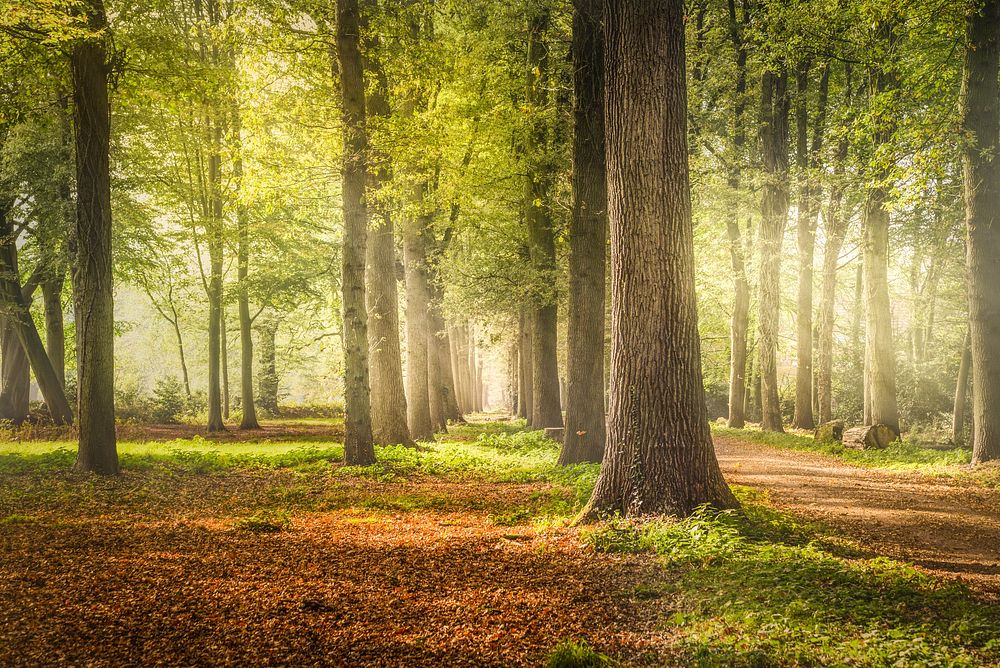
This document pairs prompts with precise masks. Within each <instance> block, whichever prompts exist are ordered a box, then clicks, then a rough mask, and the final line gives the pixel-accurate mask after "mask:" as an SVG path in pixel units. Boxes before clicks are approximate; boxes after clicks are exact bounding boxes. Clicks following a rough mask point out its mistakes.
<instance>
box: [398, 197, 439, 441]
mask: <svg viewBox="0 0 1000 668" xmlns="http://www.w3.org/2000/svg"><path fill="white" fill-rule="evenodd" d="M426 188H427V184H426V182H423V181H421V182H420V183H418V184H417V185H416V186H414V191H413V194H412V198H411V201H412V202H413V204H414V207H415V209H416V211H414V212H413V213H412V214H411V215H410V216H409V217H408V218H407V220H406V222H405V223H404V225H403V263H404V266H405V268H406V418H407V423H408V424H409V427H410V436H412V437H413V438H414V439H415V440H418V441H426V440H430V439H431V438H433V436H434V425H433V424H432V422H431V408H430V385H429V382H428V373H427V372H428V364H429V354H428V352H429V351H428V342H429V337H430V322H429V318H428V312H427V304H428V302H429V301H430V289H429V283H428V281H427V241H426V238H425V236H424V235H425V229H426V224H427V222H428V221H427V216H426V215H425V213H424V212H423V211H422V208H423V206H424V193H425V190H426Z"/></svg>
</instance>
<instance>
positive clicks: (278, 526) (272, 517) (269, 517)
mask: <svg viewBox="0 0 1000 668" xmlns="http://www.w3.org/2000/svg"><path fill="white" fill-rule="evenodd" d="M291 527H292V519H291V518H290V517H289V516H288V513H286V512H284V511H262V512H259V513H256V514H254V515H250V516H249V517H243V518H241V519H239V520H237V521H236V522H234V523H233V528H234V529H238V530H240V531H249V532H251V533H278V532H281V531H287V530H288V529H290V528H291Z"/></svg>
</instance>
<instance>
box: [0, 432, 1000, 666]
mask: <svg viewBox="0 0 1000 668" xmlns="http://www.w3.org/2000/svg"><path fill="white" fill-rule="evenodd" d="M292 426H293V427H294V428H293V429H292V432H293V434H295V433H297V432H298V431H300V430H301V429H302V428H303V427H313V428H320V427H324V426H325V427H326V428H327V429H333V430H334V437H335V438H336V433H337V432H336V429H337V427H338V426H337V425H330V424H325V425H315V424H312V425H292ZM522 429H523V425H522V424H521V423H518V422H515V423H511V422H507V421H503V422H485V423H471V424H470V425H468V426H467V427H463V428H456V429H454V430H453V432H452V433H451V434H450V435H449V436H448V437H447V438H442V439H440V440H439V442H438V443H436V444H434V445H431V444H428V445H427V446H426V447H423V448H421V449H419V450H417V451H413V450H410V449H405V448H396V449H387V450H383V451H381V452H380V453H379V455H380V456H379V462H380V463H379V464H377V465H375V466H372V467H346V466H344V465H343V464H342V463H340V462H339V460H340V457H341V453H342V448H341V446H340V445H339V444H338V443H337V442H336V441H335V440H330V441H324V440H321V439H319V438H317V439H316V440H309V441H307V443H305V444H303V443H302V442H300V441H295V440H292V441H280V440H274V441H270V442H267V443H264V444H260V445H257V444H253V443H246V444H245V445H243V444H241V445H239V446H233V445H232V444H230V443H226V442H222V443H219V442H215V443H213V442H209V441H204V440H200V441H199V440H195V441H191V440H173V441H162V442H147V443H142V444H139V443H135V444H132V443H129V444H123V446H122V456H123V461H125V462H127V463H128V466H127V467H126V471H127V472H128V473H126V474H125V475H123V476H122V477H120V478H117V479H109V480H102V479H89V480H81V478H80V475H79V474H72V473H68V472H67V467H66V466H65V462H64V461H63V460H65V459H66V458H67V457H68V456H70V453H68V452H67V451H65V450H60V449H59V448H65V447H66V446H67V445H69V443H65V442H56V443H44V444H41V443H40V444H30V443H27V444H24V445H23V447H20V448H18V447H16V446H4V447H3V448H2V454H0V480H2V483H3V484H2V486H0V489H2V490H3V492H2V496H0V516H2V517H0V523H2V524H0V545H2V549H3V553H4V555H5V559H4V562H3V564H2V565H0V595H2V598H3V600H4V601H5V602H6V603H5V605H4V606H3V612H2V616H0V648H2V649H0V663H3V664H4V665H32V664H35V663H49V662H53V659H55V658H58V660H60V661H63V662H66V663H71V664H76V663H81V662H88V661H89V662H91V663H93V662H94V660H93V657H97V656H100V659H99V660H97V661H96V664H97V665H124V664H130V665H131V664H138V663H142V664H145V665H151V664H168V665H206V664H212V665H251V664H253V665H275V664H285V665H288V664H293V665H325V664H326V665H328V664H350V665H441V664H449V665H498V666H499V665H521V664H526V665H540V664H545V663H546V661H551V660H552V658H553V656H554V652H555V651H556V650H557V649H558V648H559V647H560V646H564V644H565V643H566V642H577V643H581V642H587V643H588V645H589V646H590V647H592V648H593V649H594V650H595V651H596V652H599V653H601V654H603V655H605V656H607V657H609V658H610V659H613V660H615V661H617V662H620V664H621V665H663V664H670V665H695V664H699V663H700V664H705V665H751V664H753V663H754V661H759V660H764V658H765V657H784V658H783V660H784V661H785V662H788V663H820V664H831V663H855V664H872V665H876V664H889V663H893V662H895V661H901V662H902V663H903V664H904V665H927V664H932V663H935V662H938V663H943V664H946V665H985V664H987V663H990V662H994V661H997V660H1000V654H998V651H1000V648H998V647H997V645H996V638H997V633H998V632H1000V614H998V612H1000V551H998V549H997V548H998V546H1000V512H998V508H1000V506H998V503H997V502H998V501H1000V478H998V477H997V476H996V475H994V476H992V477H987V478H985V479H979V480H968V479H966V478H965V476H967V474H968V470H967V467H961V466H956V465H954V464H933V465H932V466H933V468H932V469H928V468H926V467H927V466H928V464H926V463H925V464H922V465H921V467H922V468H918V469H912V466H913V465H912V464H907V462H906V461H905V458H900V459H902V460H903V461H898V462H896V466H897V467H900V466H902V467H904V468H906V467H907V466H909V467H911V470H909V471H905V472H903V471H901V470H900V469H899V468H896V469H887V468H860V467H858V466H857V465H856V464H850V463H846V462H844V461H843V460H840V459H838V458H836V456H834V455H830V454H822V453H816V452H810V451H808V450H806V449H803V450H789V449H784V448H781V447H775V446H767V445H761V444H755V443H752V442H751V441H750V440H747V438H743V439H741V438H739V437H738V436H731V435H727V436H725V437H724V438H720V439H719V453H720V461H721V463H722V467H723V472H724V473H725V474H726V475H727V478H728V479H729V480H730V481H731V482H733V483H736V484H738V485H740V487H738V488H737V489H738V494H739V496H740V499H741V501H742V502H743V504H744V511H745V513H746V516H745V517H744V518H741V519H739V520H736V519H735V518H734V519H732V520H727V519H725V518H722V519H711V518H709V517H707V516H701V517H700V518H699V519H698V520H697V521H696V522H693V523H689V524H686V525H681V526H680V527H679V528H674V527H669V528H668V527H666V526H664V527H661V528H660V529H658V531H661V532H663V534H664V535H660V536H659V537H657V534H656V532H655V531H650V529H649V528H648V527H645V528H644V527H643V526H642V525H639V524H635V525H632V524H627V523H621V522H620V523H616V524H613V525H611V526H609V527H606V528H602V529H593V528H591V529H586V528H584V529H580V528H573V527H570V526H568V524H569V522H570V520H571V519H572V517H573V515H574V513H575V512H577V511H578V510H579V508H580V506H581V504H582V503H583V501H584V500H585V499H586V498H587V496H588V495H589V492H590V487H591V486H592V485H593V482H594V480H595V478H596V475H597V465H594V464H584V465H577V466H576V467H573V468H572V469H570V470H566V469H561V468H560V467H559V466H558V465H557V464H556V461H555V460H556V457H557V454H558V445H557V444H556V443H555V442H552V441H549V440H548V439H545V438H542V437H540V435H539V434H538V433H537V432H527V431H522ZM751 437H752V436H751ZM806 445H808V444H806ZM234 447H236V448H238V449H236V450H234V449H233V448H234ZM18 452H20V453H22V454H14V453H18ZM885 464H888V462H886V463H885ZM994 473H995V474H997V473H1000V472H998V471H994ZM744 485H745V486H744ZM928 490H930V491H928ZM902 510H907V511H909V512H900V511H902ZM862 518H865V519H864V520H862ZM689 522H690V521H689ZM670 531H679V532H683V533H684V534H685V535H686V536H687V539H686V540H678V539H677V537H676V536H674V537H671V536H669V535H666V534H667V532H670ZM636 532H639V533H636ZM642 532H647V533H646V534H645V535H646V536H647V540H643V539H642V537H641V534H642ZM699 533H704V534H705V535H706V536H707V537H706V538H703V539H702V540H701V541H698V540H695V539H694V538H695V537H697V536H698V535H699ZM661 541H662V542H661ZM880 555H890V556H891V557H892V559H893V560H889V559H887V558H885V557H884V556H880ZM905 561H912V562H913V563H915V564H916V570H914V569H913V568H911V567H909V566H906V565H904V564H905ZM95 562H99V563H101V564H104V567H102V568H100V569H92V568H91V565H92V564H93V563H95ZM817 582H819V583H821V586H820V587H817ZM959 583H960V584H959ZM966 587H968V589H966ZM109 630H113V633H112V634H111V635H110V636H109V633H108V632H109ZM820 639H822V641H820ZM858 639H863V641H861V642H859V641H858ZM754 657H756V659H755V658H754ZM553 665H574V664H553ZM585 665H594V664H585Z"/></svg>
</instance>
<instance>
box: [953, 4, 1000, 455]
mask: <svg viewBox="0 0 1000 668" xmlns="http://www.w3.org/2000/svg"><path fill="white" fill-rule="evenodd" d="M966 36H967V42H968V47H967V49H966V53H965V69H964V75H963V80H962V99H963V105H962V127H963V130H964V131H965V133H966V143H965V145H964V146H963V155H962V158H963V159H962V164H963V172H964V177H965V221H966V229H967V232H968V239H967V243H966V248H967V255H968V267H969V321H970V328H971V349H972V462H973V463H974V464H978V463H981V462H985V461H989V460H996V459H1000V290H998V286H1000V153H998V151H1000V146H998V144H1000V83H998V79H997V77H998V64H1000V0H986V2H985V3H984V4H983V6H982V9H981V11H980V12H978V13H972V14H970V15H969V17H968V21H967V27H966Z"/></svg>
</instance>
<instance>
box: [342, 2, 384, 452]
mask: <svg viewBox="0 0 1000 668" xmlns="http://www.w3.org/2000/svg"><path fill="white" fill-rule="evenodd" d="M359 33H360V29H359V16H358V2H357V0H337V57H338V60H339V63H340V91H341V102H342V111H343V132H344V162H343V168H342V174H343V195H342V199H343V209H344V240H343V264H342V272H341V288H342V291H343V299H342V303H343V323H344V324H343V332H344V413H345V415H344V427H345V433H344V461H345V462H346V463H347V464H349V465H354V466H367V465H371V464H374V463H375V447H374V443H373V441H372V422H371V389H370V386H369V382H368V323H367V312H366V310H365V252H366V246H367V238H368V208H367V205H366V203H365V181H366V178H367V174H368V155H367V154H368V134H367V129H366V123H365V80H364V73H363V70H362V64H361V48H360V35H359Z"/></svg>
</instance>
